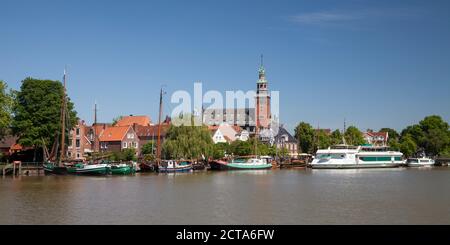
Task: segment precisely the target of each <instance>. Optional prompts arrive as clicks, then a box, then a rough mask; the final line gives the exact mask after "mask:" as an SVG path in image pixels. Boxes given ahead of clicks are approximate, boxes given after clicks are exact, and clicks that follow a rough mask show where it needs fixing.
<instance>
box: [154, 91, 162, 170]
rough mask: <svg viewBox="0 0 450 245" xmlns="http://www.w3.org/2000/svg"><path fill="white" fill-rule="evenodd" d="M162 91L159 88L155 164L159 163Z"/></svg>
mask: <svg viewBox="0 0 450 245" xmlns="http://www.w3.org/2000/svg"><path fill="white" fill-rule="evenodd" d="M162 97H163V89H162V88H161V91H160V93H159V117H158V141H157V143H156V162H157V163H158V165H159V163H160V162H161V117H162V110H163V104H162V103H163V99H162Z"/></svg>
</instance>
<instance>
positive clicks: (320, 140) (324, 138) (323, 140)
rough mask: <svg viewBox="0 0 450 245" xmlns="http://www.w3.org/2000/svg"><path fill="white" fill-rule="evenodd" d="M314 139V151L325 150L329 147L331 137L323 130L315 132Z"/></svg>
mask: <svg viewBox="0 0 450 245" xmlns="http://www.w3.org/2000/svg"><path fill="white" fill-rule="evenodd" d="M314 133H315V139H316V141H317V145H316V149H314V151H316V150H318V149H326V148H328V147H330V145H331V137H330V135H328V134H327V132H326V131H325V130H316V131H315V132H314Z"/></svg>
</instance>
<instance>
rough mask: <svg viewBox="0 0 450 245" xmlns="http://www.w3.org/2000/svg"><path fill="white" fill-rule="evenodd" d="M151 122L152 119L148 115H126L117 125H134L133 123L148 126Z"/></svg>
mask: <svg viewBox="0 0 450 245" xmlns="http://www.w3.org/2000/svg"><path fill="white" fill-rule="evenodd" d="M150 122H151V120H150V117H148V116H126V117H123V118H121V119H120V120H119V121H117V123H116V125H115V126H118V127H122V126H132V125H133V124H137V125H140V126H148V125H150Z"/></svg>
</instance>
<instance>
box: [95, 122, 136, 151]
mask: <svg viewBox="0 0 450 245" xmlns="http://www.w3.org/2000/svg"><path fill="white" fill-rule="evenodd" d="M99 142H100V151H101V152H118V151H122V150H124V149H128V148H133V149H136V154H137V155H139V152H140V151H139V149H140V148H139V147H140V145H139V138H138V136H137V134H136V131H134V129H133V127H132V126H116V127H109V128H106V129H105V130H104V131H103V132H102V133H101V134H100V136H99Z"/></svg>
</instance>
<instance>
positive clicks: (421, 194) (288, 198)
mask: <svg viewBox="0 0 450 245" xmlns="http://www.w3.org/2000/svg"><path fill="white" fill-rule="evenodd" d="M0 224H450V168H417V169H406V168H399V169H359V170H272V171H271V170H261V171H258V170H249V171H229V172H195V173H175V174H159V175H158V174H137V175H136V176H110V177H82V176H78V177H77V176H35V177H22V178H20V179H19V178H17V179H12V178H5V179H0Z"/></svg>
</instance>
